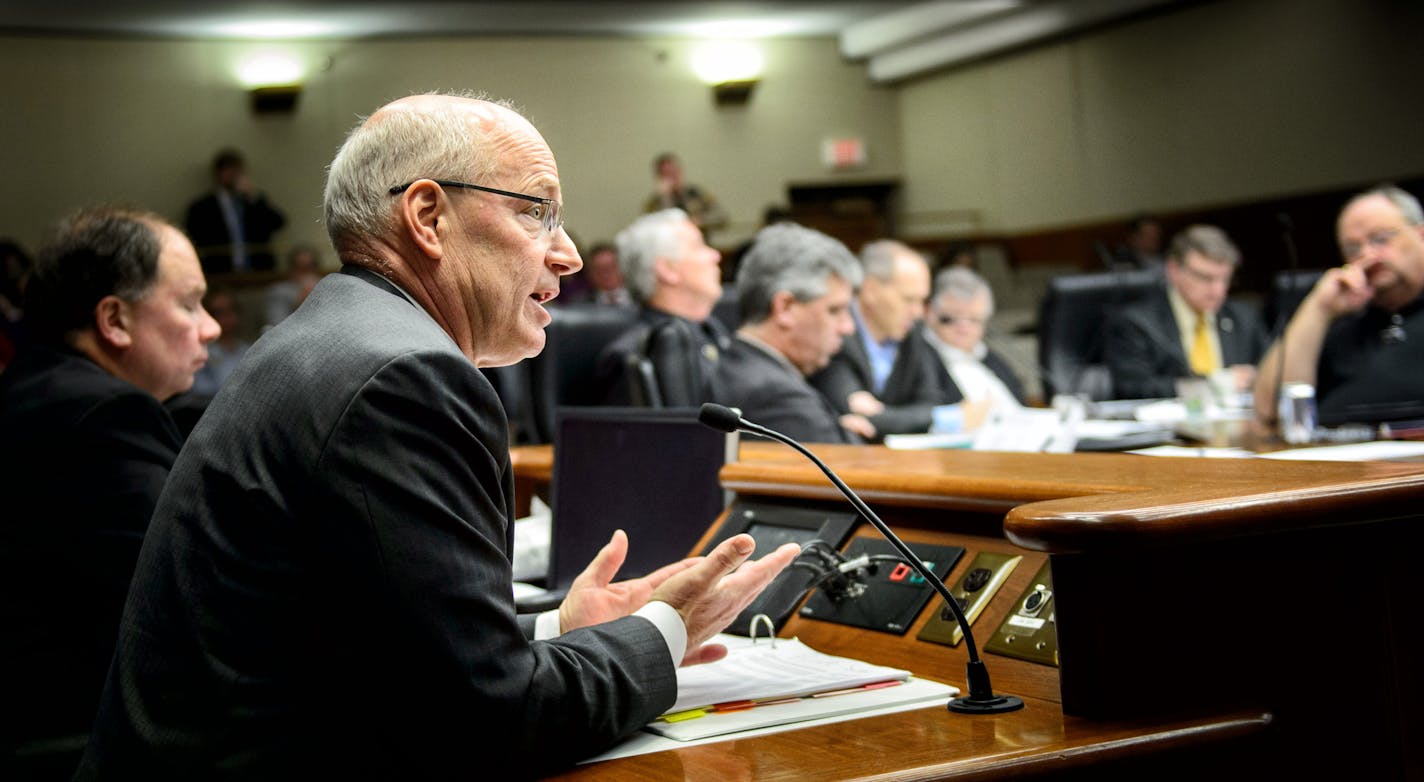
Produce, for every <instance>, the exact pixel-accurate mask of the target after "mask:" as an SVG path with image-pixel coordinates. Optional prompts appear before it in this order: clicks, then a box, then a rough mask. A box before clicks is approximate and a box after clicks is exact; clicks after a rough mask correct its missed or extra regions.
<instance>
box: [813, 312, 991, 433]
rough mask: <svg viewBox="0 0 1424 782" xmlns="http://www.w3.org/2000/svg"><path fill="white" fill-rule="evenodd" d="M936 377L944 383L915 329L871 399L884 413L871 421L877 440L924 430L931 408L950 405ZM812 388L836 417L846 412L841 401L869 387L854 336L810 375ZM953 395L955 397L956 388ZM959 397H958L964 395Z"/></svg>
mask: <svg viewBox="0 0 1424 782" xmlns="http://www.w3.org/2000/svg"><path fill="white" fill-rule="evenodd" d="M941 374H944V379H946V380H947V379H948V377H949V376H948V374H945V373H944V368H943V366H941V364H940V361H939V357H938V356H936V355H935V353H934V349H933V348H931V347H930V345H929V343H927V342H925V340H924V337H922V336H920V332H919V330H918V329H912V330H911V331H910V333H909V334H908V335H906V337H905V339H904V340H903V341H902V342H901V343H900V350H899V351H898V352H897V353H896V354H895V364H894V366H892V367H891V368H890V376H889V377H888V378H887V379H886V380H885V389H884V391H883V392H882V393H880V394H878V395H876V398H877V399H879V400H880V401H881V402H883V403H884V404H885V411H884V412H882V413H880V414H879V415H875V416H871V417H870V422H871V423H872V424H874V425H875V431H876V432H877V433H878V434H880V435H882V436H883V435H887V434H904V433H907V432H927V431H929V428H930V424H931V423H932V422H933V420H934V414H933V410H934V407H935V405H943V404H951V402H948V401H946V399H945V389H944V386H943V385H942V384H941V383H940V382H939V375H941ZM811 385H813V386H815V387H816V388H817V389H819V390H820V392H821V393H822V394H825V396H826V398H827V399H829V400H830V401H831V404H832V405H833V406H835V408H836V410H837V411H838V412H840V413H848V412H850V405H849V404H848V403H847V401H846V400H847V398H848V397H850V395H851V394H853V393H855V392H856V391H870V390H871V389H872V387H873V386H874V376H873V374H872V371H871V368H870V357H869V356H868V355H867V354H866V352H865V343H864V342H862V341H861V337H860V333H859V332H857V333H856V334H854V335H852V336H849V337H846V339H845V343H844V344H843V345H842V346H841V351H840V352H839V353H837V354H836V355H834V356H832V357H831V363H830V364H828V365H826V368H825V369H823V370H821V371H820V372H817V373H816V374H815V375H812V376H811ZM950 386H953V381H950ZM954 391H955V393H956V394H957V393H958V389H957V388H956V389H954ZM872 393H873V392H872ZM959 397H960V398H961V399H962V398H963V394H959ZM955 401H958V400H955Z"/></svg>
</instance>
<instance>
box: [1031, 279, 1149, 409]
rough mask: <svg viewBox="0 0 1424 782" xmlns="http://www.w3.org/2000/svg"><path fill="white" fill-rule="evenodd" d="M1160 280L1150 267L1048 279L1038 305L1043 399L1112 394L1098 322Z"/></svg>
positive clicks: (1107, 396)
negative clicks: (1069, 395) (1046, 288)
mask: <svg viewBox="0 0 1424 782" xmlns="http://www.w3.org/2000/svg"><path fill="white" fill-rule="evenodd" d="M1162 284H1163V282H1162V274H1161V272H1160V271H1157V270H1155V269H1134V270H1131V271H1119V272H1096V273H1093V274H1065V275H1060V276H1058V277H1054V278H1053V279H1052V280H1050V281H1049V283H1048V291H1047V292H1046V293H1045V294H1044V296H1043V300H1042V301H1041V302H1039V309H1038V363H1039V372H1040V374H1041V375H1042V377H1043V397H1044V399H1052V398H1053V396H1054V395H1055V394H1073V395H1078V396H1083V397H1086V398H1088V399H1089V400H1091V401H1100V400H1104V399H1112V398H1113V388H1112V376H1111V374H1109V372H1108V368H1107V365H1106V364H1104V363H1103V323H1104V321H1105V320H1106V319H1107V316H1108V313H1109V312H1111V311H1112V309H1113V308H1115V307H1120V306H1122V305H1124V304H1128V303H1130V302H1133V301H1136V300H1137V299H1139V298H1141V297H1142V296H1143V295H1144V294H1146V293H1148V292H1149V291H1153V290H1156V289H1158V288H1160V287H1161V285H1162Z"/></svg>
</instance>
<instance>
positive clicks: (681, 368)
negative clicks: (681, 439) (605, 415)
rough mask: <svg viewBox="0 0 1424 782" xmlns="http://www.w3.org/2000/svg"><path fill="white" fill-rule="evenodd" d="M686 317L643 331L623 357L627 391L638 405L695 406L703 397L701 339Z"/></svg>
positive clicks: (706, 400) (708, 400) (707, 400)
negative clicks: (640, 340)
mask: <svg viewBox="0 0 1424 782" xmlns="http://www.w3.org/2000/svg"><path fill="white" fill-rule="evenodd" d="M693 328H694V326H692V325H691V324H690V323H688V322H687V321H685V320H682V319H680V318H674V319H671V320H668V321H667V322H665V323H663V324H662V325H661V326H659V327H658V328H656V329H652V330H649V331H648V332H647V333H646V334H644V336H643V339H642V342H641V343H640V344H639V345H638V347H637V349H636V350H635V351H634V352H632V353H629V354H628V356H627V357H626V359H625V364H624V371H625V373H626V380H627V382H628V392H629V396H630V398H631V401H632V403H633V405H634V406H637V407H698V406H700V405H701V404H702V403H703V402H710V401H712V400H710V399H704V398H703V396H704V394H703V390H702V389H703V388H704V386H705V383H704V382H703V377H702V375H703V371H702V360H701V358H700V357H699V355H698V345H699V344H700V342H701V340H700V339H699V338H698V336H697V335H696V334H694V333H693V332H692V329H693Z"/></svg>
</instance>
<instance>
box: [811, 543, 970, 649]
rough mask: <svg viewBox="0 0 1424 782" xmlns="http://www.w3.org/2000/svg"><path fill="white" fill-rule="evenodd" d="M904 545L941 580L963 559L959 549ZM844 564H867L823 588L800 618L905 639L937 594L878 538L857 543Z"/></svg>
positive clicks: (824, 584) (935, 545)
mask: <svg viewBox="0 0 1424 782" xmlns="http://www.w3.org/2000/svg"><path fill="white" fill-rule="evenodd" d="M908 545H909V547H910V550H911V551H913V552H915V555H916V556H918V557H919V558H920V561H921V562H923V563H924V564H925V565H926V566H927V567H928V568H929V570H930V572H931V573H934V574H935V575H937V576H939V577H940V578H943V577H944V576H945V575H946V574H947V573H949V571H950V570H952V569H953V568H954V565H955V563H956V562H958V561H959V558H960V557H962V556H963V555H964V549H963V548H962V547H960V546H944V545H938V544H932V543H910V544H908ZM844 558H845V561H846V562H847V563H852V564H854V563H856V562H857V561H858V560H861V559H862V558H864V560H865V564H864V566H862V567H860V568H856V569H853V570H850V571H847V572H846V573H845V575H846V576H847V578H845V579H840V580H837V579H828V580H826V581H824V582H822V583H821V584H820V585H819V586H818V587H817V589H816V591H815V592H813V593H811V596H810V597H809V598H807V599H806V603H805V605H803V606H802V607H801V616H803V617H808V618H811V619H819V620H823V621H827V622H838V623H840V624H846V625H851V626H853V627H863V628H866V629H869V630H879V631H881V632H886V633H897V634H901V635H903V634H904V633H905V632H906V631H907V630H909V629H910V625H911V624H913V623H914V621H915V618H916V617H918V616H919V614H920V611H921V610H923V609H924V607H925V604H927V603H928V602H929V600H930V598H931V597H932V596H934V594H935V591H934V587H932V586H930V584H929V583H928V582H926V581H925V579H924V578H923V577H922V576H920V574H919V572H917V571H916V570H915V569H914V568H913V567H912V566H910V564H909V563H907V562H904V561H903V560H901V558H900V555H899V554H898V553H897V552H896V551H895V548H894V547H893V546H891V545H890V544H889V543H887V542H886V541H884V540H881V539H879V538H855V539H854V540H852V541H851V542H850V545H849V546H847V547H846V550H845V554H844Z"/></svg>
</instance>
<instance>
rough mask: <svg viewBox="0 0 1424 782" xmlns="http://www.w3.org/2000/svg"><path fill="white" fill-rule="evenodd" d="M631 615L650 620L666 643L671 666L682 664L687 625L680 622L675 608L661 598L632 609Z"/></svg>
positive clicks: (685, 647) (680, 618) (685, 652)
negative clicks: (634, 609) (635, 609)
mask: <svg viewBox="0 0 1424 782" xmlns="http://www.w3.org/2000/svg"><path fill="white" fill-rule="evenodd" d="M633 616H641V617H643V618H644V619H646V620H648V621H649V622H652V623H653V627H656V628H658V632H659V633H660V634H661V635H662V637H663V641H664V642H666V643H667V648H668V655H669V656H671V657H672V664H673V666H674V667H676V666H679V665H682V658H683V657H684V656H686V655H687V625H685V624H683V623H682V615H681V614H679V613H678V612H677V609H676V608H673V607H672V606H670V605H668V604H667V603H664V602H663V601H661V600H650V601H648V602H647V603H646V604H644V605H643V607H642V608H639V609H638V610H637V611H634V612H633Z"/></svg>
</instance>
